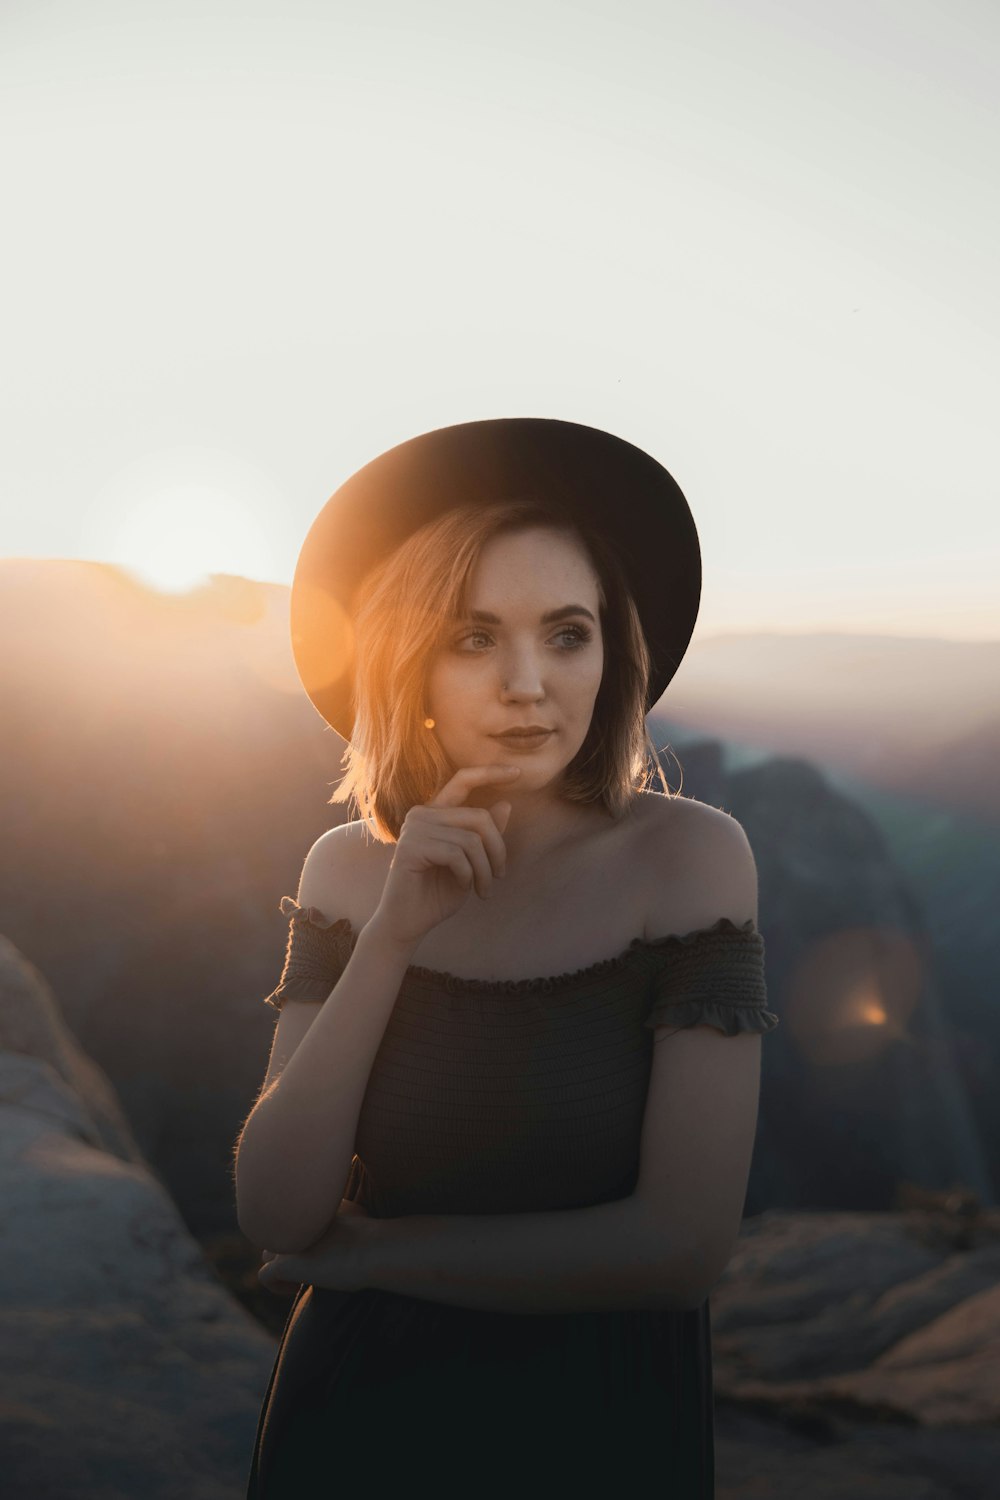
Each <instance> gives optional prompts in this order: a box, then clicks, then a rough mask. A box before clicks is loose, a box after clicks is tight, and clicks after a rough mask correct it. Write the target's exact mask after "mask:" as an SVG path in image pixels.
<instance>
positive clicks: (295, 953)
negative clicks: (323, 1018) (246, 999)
mask: <svg viewBox="0 0 1000 1500" xmlns="http://www.w3.org/2000/svg"><path fill="white" fill-rule="evenodd" d="M280 909H281V912H282V915H283V916H286V917H288V918H289V919H290V920H289V923H288V943H287V946H286V949H285V966H284V968H283V970H282V973H281V980H280V982H279V984H278V986H277V988H276V989H273V990H272V991H271V993H270V994H269V995H265V996H264V1004H265V1005H270V1006H272V1007H273V1008H274V1009H275V1010H281V1009H282V1007H283V1006H284V1005H285V1003H286V1001H288V1000H305V1001H307V1002H309V1003H311V1004H314V1005H317V1004H318V1005H321V1004H322V1003H323V1001H324V1000H326V999H327V997H328V996H329V994H330V991H331V990H332V989H333V987H334V985H335V984H336V983H337V980H338V979H339V978H340V976H341V974H342V973H343V972H344V968H345V967H346V965H347V960H348V959H349V958H350V955H351V939H352V932H351V924H350V922H349V921H348V919H347V918H346V917H338V918H337V919H336V920H335V921H331V919H330V918H329V917H326V916H324V915H323V913H322V912H321V911H320V910H319V908H318V907H315V906H308V907H307V906H300V905H299V903H298V902H297V901H296V900H294V898H293V897H291V896H282V898H281V903H280Z"/></svg>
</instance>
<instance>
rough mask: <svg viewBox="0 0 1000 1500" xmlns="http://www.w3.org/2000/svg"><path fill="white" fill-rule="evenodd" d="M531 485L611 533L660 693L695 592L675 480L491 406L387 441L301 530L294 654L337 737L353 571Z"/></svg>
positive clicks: (589, 433) (677, 657)
mask: <svg viewBox="0 0 1000 1500" xmlns="http://www.w3.org/2000/svg"><path fill="white" fill-rule="evenodd" d="M527 495H531V496H538V497H540V498H552V499H555V500H558V501H559V502H561V503H562V505H563V506H564V507H566V508H567V509H569V510H570V511H571V512H572V513H573V514H578V515H579V516H580V518H581V520H582V521H585V522H586V523H588V524H589V525H591V526H593V527H594V528H595V529H596V530H598V531H600V532H602V533H604V534H605V535H606V536H608V537H609V538H610V539H611V541H612V542H613V544H614V546H615V549H616V550H617V552H618V555H619V556H620V558H621V560H622V563H623V564H624V567H625V570H626V574H627V577H628V581H629V585H630V587H631V591H632V595H633V598H634V599H635V603H636V608H637V609H638V611H639V617H640V620H641V621H642V626H643V630H644V631H645V635H646V641H647V644H648V646H649V651H650V656H651V658H652V671H651V674H650V687H649V694H648V697H647V703H646V708H647V712H648V710H649V709H650V708H652V707H653V705H654V704H655V703H656V702H657V701H658V699H659V698H660V697H661V695H662V694H663V692H664V690H665V689H666V687H667V686H668V684H669V683H670V680H671V678H672V677H673V676H674V673H675V672H676V671H677V668H678V667H679V665H680V663H681V659H682V658H683V656H684V653H685V651H686V650H687V647H688V644H689V642H690V640H691V636H692V633H693V631H694V626H695V620H696V619H697V615H698V605H699V602H700V598H701V553H700V549H699V545H698V533H697V530H696V528H695V524H694V519H693V517H692V515H691V511H690V509H689V507H688V504H687V501H686V500H685V498H684V495H683V494H682V493H681V490H680V487H679V485H678V484H677V482H676V481H675V480H674V478H673V477H672V476H671V475H670V474H669V473H668V472H667V470H666V469H665V468H663V466H662V464H659V463H657V462H656V460H655V459H653V458H651V457H650V456H649V454H648V453H645V452H643V450H642V449H641V448H636V447H635V446H634V445H633V444H631V443H627V442H625V440H624V439H623V438H619V437H615V436H613V435H612V434H611V433H608V432H603V431H601V430H600V429H599V428H596V427H586V426H583V425H581V424H579V423H576V422H564V421H559V420H556V419H552V418H543V417H498V418H493V419H490V420H487V421H480V422H463V423H459V424H457V425H455V426H451V427H441V428H438V429H436V430H435V431H433V432H426V433H423V434H421V435H420V436H419V437H415V438H411V439H410V440H409V441H407V442H404V443H400V444H399V445H398V446H397V447H395V448H390V449H389V450H388V451H387V452H385V453H383V454H381V455H380V456H379V457H378V458H375V459H373V460H372V462H371V463H368V464H366V465H365V466H364V468H362V469H359V470H358V471H357V473H356V474H353V475H352V476H351V478H350V479H348V480H347V481H346V482H345V483H344V484H342V485H341V486H340V488H339V489H338V490H337V491H336V493H335V494H334V495H333V496H331V498H330V499H329V500H328V501H327V503H326V504H325V505H324V507H323V509H322V510H321V511H320V512H319V514H318V516H317V517H316V519H315V521H314V522H313V524H312V526H311V527H310V528H309V532H308V534H307V536H306V539H305V541H304V543H303V545H302V549H301V551H300V553H299V559H298V563H297V566H296V569H295V577H294V579H293V582H292V592H291V606H290V608H291V632H292V652H293V655H294V658H295V665H296V669H297V671H298V674H299V677H300V678H301V681H302V685H303V687H304V688H305V690H306V693H307V694H308V696H309V698H310V699H311V701H312V703H313V704H314V706H315V707H316V709H317V711H318V712H319V713H320V714H321V715H322V717H323V718H324V719H325V720H326V722H327V723H328V724H330V725H331V726H332V727H333V728H334V729H335V730H336V731H337V733H338V734H339V735H341V736H342V737H343V738H344V739H345V740H348V739H350V736H351V733H352V730H353V723H354V711H353V696H352V689H353V656H354V652H353V639H354V637H353V629H352V619H353V611H354V603H355V598H356V594H357V589H358V586H359V585H360V583H361V582H362V580H363V579H364V578H365V576H366V575H367V574H368V573H369V572H370V571H371V569H372V568H373V567H375V566H376V565H377V564H378V563H379V562H380V561H381V559H382V558H383V557H386V556H387V555H388V554H389V553H390V552H392V551H393V550H395V548H396V547H398V546H399V545H400V544H401V543H402V542H404V541H405V540H406V538H407V537H408V536H410V535H412V534H413V532H415V531H417V530H419V528H420V527H421V526H423V525H424V524H425V523H426V522H428V521H431V520H433V519H435V518H436V517H437V516H439V515H441V514H443V513H444V512H445V511H447V510H451V509H453V508H454V507H455V506H458V505H462V504H486V503H488V502H491V501H496V500H503V499H515V498H520V497H523V496H527Z"/></svg>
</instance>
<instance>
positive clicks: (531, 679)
mask: <svg viewBox="0 0 1000 1500" xmlns="http://www.w3.org/2000/svg"><path fill="white" fill-rule="evenodd" d="M500 682H501V692H502V693H503V696H504V697H505V698H513V699H517V700H520V699H534V698H541V697H542V696H543V695H544V693H545V688H544V686H543V684H542V674H541V670H540V668H539V666H538V663H537V662H536V661H535V659H534V657H533V656H527V655H524V654H522V655H520V656H518V657H516V658H511V657H508V659H507V660H506V662H502V663H500Z"/></svg>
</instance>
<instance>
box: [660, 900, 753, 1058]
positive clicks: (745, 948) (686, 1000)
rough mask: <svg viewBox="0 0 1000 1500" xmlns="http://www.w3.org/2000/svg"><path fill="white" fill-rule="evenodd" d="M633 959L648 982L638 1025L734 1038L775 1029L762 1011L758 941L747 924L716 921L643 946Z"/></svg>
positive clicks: (722, 918) (748, 923)
mask: <svg viewBox="0 0 1000 1500" xmlns="http://www.w3.org/2000/svg"><path fill="white" fill-rule="evenodd" d="M639 954H640V957H641V959H642V961H643V962H644V964H645V965H646V967H647V971H648V974H649V980H650V1001H649V1007H648V1010H647V1012H646V1015H645V1017H644V1020H643V1024H644V1025H645V1026H647V1027H649V1028H650V1029H651V1030H655V1029H656V1028H657V1027H659V1026H669V1027H671V1028H672V1029H676V1030H681V1029H683V1028H684V1027H687V1026H714V1027H715V1028H716V1030H717V1031H721V1032H722V1034H723V1035H724V1036H736V1035H738V1034H739V1033H740V1032H756V1033H758V1034H764V1033H767V1032H769V1031H774V1029H775V1028H776V1027H777V1026H778V1025H779V1018H778V1017H777V1016H776V1015H775V1014H774V1012H773V1011H770V1010H768V1009H767V985H766V983H765V979H764V940H763V938H762V937H761V935H760V933H759V932H758V931H757V928H756V926H755V925H754V923H753V922H752V921H749V920H748V921H746V922H744V923H743V924H742V925H738V924H737V923H735V922H732V921H730V919H729V918H728V917H720V918H719V920H718V921H717V922H715V923H713V925H712V926H711V927H703V928H700V929H699V930H698V931H696V932H689V933H684V934H683V935H676V936H675V935H671V936H669V937H664V938H657V939H655V940H653V941H644V942H643V943H642V944H641V945H640V949H639Z"/></svg>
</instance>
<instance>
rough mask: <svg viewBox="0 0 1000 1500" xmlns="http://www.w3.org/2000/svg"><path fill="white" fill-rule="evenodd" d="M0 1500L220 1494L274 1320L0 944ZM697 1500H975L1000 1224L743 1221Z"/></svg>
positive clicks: (994, 1460)
mask: <svg viewBox="0 0 1000 1500" xmlns="http://www.w3.org/2000/svg"><path fill="white" fill-rule="evenodd" d="M0 1196H2V1199H3V1202H4V1205H5V1210H4V1214H3V1217H2V1220H0V1248H2V1251H3V1256H4V1276H3V1277H2V1278H0V1343H2V1347H3V1349H4V1360H3V1365H2V1370H0V1457H2V1468H3V1478H4V1488H3V1492H4V1495H5V1497H8V1500H135V1497H136V1496H137V1495H142V1496H143V1497H145V1500H160V1497H162V1500H168V1497H170V1500H173V1497H176V1496H179V1495H183V1496H184V1497H185V1500H242V1496H243V1494H244V1492H245V1486H246V1476H247V1469H248V1466H249V1458H250V1453H251V1450H252V1446H253V1438H254V1433H255V1430H256V1422H257V1417H258V1414H259V1408H260V1402H261V1399H262V1397H263V1394H264V1390H265V1388H266V1385H267V1380H268V1376H269V1374H270V1370H271V1364H272V1361H273V1356H274V1349H275V1340H276V1337H277V1334H278V1333H279V1332H280V1328H281V1326H282V1324H283V1322H284V1318H285V1314H286V1311H287V1305H288V1304H287V1302H286V1301H285V1300H284V1299H280V1298H276V1297H273V1296H272V1295H271V1294H269V1293H266V1292H263V1291H262V1290H261V1288H260V1286H259V1284H258V1283H257V1280H256V1269H257V1264H258V1260H257V1256H256V1253H255V1252H254V1251H253V1250H252V1248H251V1247H250V1246H249V1245H247V1244H246V1242H245V1241H244V1240H242V1238H241V1237H240V1236H239V1235H232V1236H216V1237H214V1238H213V1239H212V1240H206V1241H205V1243H204V1244H203V1245H199V1244H198V1243H197V1242H196V1241H195V1240H194V1239H193V1238H192V1236H191V1235H190V1234H189V1232H188V1230H187V1228H186V1227H185V1224H184V1222H183V1220H182V1218H181V1216H180V1214H179V1213H178V1211H177V1209H176V1207H175V1205H174V1202H173V1200H172V1198H171V1196H170V1194H169V1193H168V1192H167V1190H166V1188H165V1186H164V1184H163V1182H162V1181H161V1180H160V1178H159V1177H158V1175H157V1174H156V1173H155V1171H154V1170H153V1169H152V1168H151V1167H150V1166H149V1164H148V1163H147V1162H145V1161H144V1160H143V1158H142V1154H141V1153H140V1151H139V1149H138V1147H137V1146H136V1144H135V1141H134V1138H133V1137H132V1133H131V1131H130V1128H129V1125H128V1122H127V1120H126V1119H125V1117H124V1115H123V1113H122V1110H121V1108H120V1105H119V1104H118V1101H117V1099H116V1097H115V1094H114V1091H113V1090H112V1089H111V1087H110V1085H109V1084H108V1081H107V1079H106V1077H105V1076H104V1075H103V1074H102V1073H101V1071H100V1070H99V1069H98V1068H96V1067H95V1065H94V1064H93V1063H92V1062H91V1060H90V1059H89V1058H87V1057H86V1055H85V1054H84V1053H83V1052H82V1051H81V1049H80V1048H79V1047H78V1046H77V1045H76V1043H75V1041H74V1039H73V1037H72V1035H71V1034H70V1032H69V1031H68V1029H67V1028H66V1026H65V1023H64V1021H63V1019H62V1016H61V1013H60V1011H59V1008H58V1006H57V1005H56V1002H55V1000H54V998H53V996H52V994H51V991H50V990H49V989H48V987H47V985H46V984H45V982H44V980H43V979H42V978H41V976H40V975H39V974H38V973H37V971H36V970H35V969H33V968H32V966H31V965H30V964H29V963H27V961H26V960H25V959H23V958H22V956H21V955H20V954H19V953H18V952H17V950H16V949H15V948H14V947H13V946H12V945H11V944H10V943H7V942H6V941H5V940H3V939H0ZM711 1313H712V1328H713V1349H714V1358H715V1384H716V1469H717V1495H718V1500H750V1497H758V1496H759V1497H768V1500H771V1497H773V1500H792V1497H794V1500H802V1497H803V1496H808V1497H809V1500H995V1496H996V1495H997V1494H998V1492H1000V1486H998V1480H997V1475H998V1474H1000V1214H998V1213H997V1212H996V1211H983V1210H980V1209H979V1207H978V1205H977V1203H976V1201H975V1200H974V1199H973V1198H971V1197H970V1196H969V1195H965V1196H962V1195H956V1196H954V1197H953V1198H952V1199H949V1198H948V1197H947V1196H940V1195H937V1196H935V1195H927V1196H926V1197H925V1198H921V1196H920V1195H919V1194H917V1193H911V1194H910V1196H909V1198H908V1199H905V1200H903V1201H901V1203H900V1207H899V1210H898V1211H896V1212H891V1213H849V1212H837V1213H827V1212H814V1213H808V1212H785V1211H781V1212H767V1213H762V1214H758V1215H755V1216H753V1217H752V1218H750V1219H748V1220H747V1221H746V1222H745V1224H744V1228H743V1232H742V1234H741V1236H740V1241H739V1245H738V1248H737V1252H736V1254H735V1255H734V1257H733V1260H732V1261H731V1263H730V1265H729V1267H728V1268H727V1270H726V1273H725V1275H724V1276H723V1278H722V1279H721V1280H720V1282H719V1283H718V1284H717V1286H716V1287H715V1289H714V1290H713V1293H712V1299H711Z"/></svg>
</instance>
